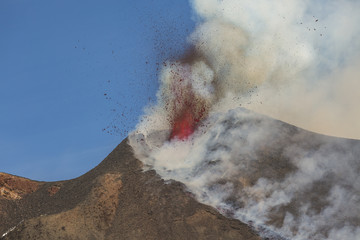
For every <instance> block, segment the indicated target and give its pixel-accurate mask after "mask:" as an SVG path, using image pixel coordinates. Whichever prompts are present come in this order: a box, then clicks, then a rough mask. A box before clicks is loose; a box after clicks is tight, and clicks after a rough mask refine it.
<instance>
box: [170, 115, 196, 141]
mask: <svg viewBox="0 0 360 240" xmlns="http://www.w3.org/2000/svg"><path fill="white" fill-rule="evenodd" d="M194 131H195V121H194V117H193V115H192V113H191V112H190V111H186V112H185V113H184V114H183V115H182V116H180V118H179V119H175V121H174V123H173V126H172V131H171V135H170V139H174V138H178V139H180V140H185V139H187V138H188V137H189V136H190V135H191V134H193V132H194Z"/></svg>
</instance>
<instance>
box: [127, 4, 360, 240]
mask: <svg viewBox="0 0 360 240" xmlns="http://www.w3.org/2000/svg"><path fill="white" fill-rule="evenodd" d="M191 3H192V5H193V7H194V10H195V12H196V13H197V15H198V21H199V24H198V27H197V28H196V30H195V31H194V32H193V33H192V34H191V35H190V36H189V39H188V41H189V43H190V45H191V46H192V48H191V51H189V52H188V53H187V54H185V56H184V57H183V58H180V59H178V60H171V61H170V60H169V61H167V62H166V63H165V64H164V67H163V69H162V72H161V76H160V82H161V85H160V89H159V92H158V94H157V98H158V103H157V105H155V106H151V107H149V108H147V109H146V114H145V116H144V117H143V119H142V121H141V123H140V124H139V125H138V126H137V129H136V131H134V132H133V133H132V134H131V135H130V138H129V139H130V144H131V145H132V147H133V148H134V150H135V154H136V156H137V157H138V158H139V159H140V160H142V161H143V162H144V163H145V164H146V165H147V166H148V167H150V168H153V169H155V170H156V171H157V173H159V174H160V175H161V176H162V177H163V178H165V179H175V180H178V181H181V182H183V183H185V184H186V186H187V187H188V188H189V189H190V190H191V191H192V192H193V193H194V194H195V195H196V197H197V198H198V199H199V200H200V201H201V202H205V203H207V204H210V205H212V206H214V207H217V208H218V209H219V210H221V211H223V212H224V214H231V215H232V216H233V217H236V218H239V219H241V220H243V221H246V222H248V223H251V224H254V226H257V227H259V226H261V229H263V230H264V229H267V230H266V231H265V230H264V231H263V234H264V235H266V234H270V233H272V232H276V233H278V234H280V235H282V236H283V237H287V238H291V239H340V238H341V239H358V238H360V228H359V225H360V219H359V216H360V209H359V207H358V206H360V196H359V192H360V178H359V177H358V176H357V172H358V171H359V170H360V163H359V157H358V156H359V155H360V152H359V149H360V148H359V143H358V141H350V140H340V139H335V138H330V137H323V136H319V135H314V134H310V133H307V132H305V131H299V130H297V129H296V128H293V127H289V126H288V125H286V124H283V123H281V122H277V121H274V120H271V119H270V118H268V117H265V116H263V115H256V114H254V113H251V112H249V111H247V110H244V109H243V108H239V107H246V108H248V109H251V110H255V111H258V112H260V113H264V114H266V115H268V116H271V117H275V118H277V119H280V120H283V121H286V122H289V123H291V124H295V125H298V126H301V127H304V128H306V129H309V130H312V131H316V132H322V133H326V134H329V135H338V136H347V137H353V138H359V137H360V125H359V124H358V122H359V118H360V116H359V111H358V106H357V103H358V102H360V95H359V94H358V93H357V92H356V91H355V92H354V90H353V89H359V87H360V82H359V81H357V75H358V69H359V67H360V65H359V64H360V60H359V59H360V55H359V54H358V53H359V52H360V51H359V50H360V41H359V36H360V34H359V33H360V30H359V28H358V26H357V23H358V22H360V21H359V20H360V14H359V13H360V3H358V2H355V1H350V0H348V1H341V2H340V1H336V2H335V1H320V2H319V1H317V2H312V1H287V2H280V1H278V2H271V3H270V2H269V1H250V0H244V1H215V0H211V1H205V0H194V1H192V2H191ZM343 25H346V28H344V26H343ZM345 29H346V30H345ZM345 199H346V201H345ZM340 236H341V237H340Z"/></svg>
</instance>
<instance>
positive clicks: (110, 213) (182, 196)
mask: <svg viewBox="0 0 360 240" xmlns="http://www.w3.org/2000/svg"><path fill="white" fill-rule="evenodd" d="M0 239H27V240H30V239H36V240H41V239H111V240H114V239H157V240H158V239H206V240H208V239H237V240H242V239H244V240H245V239H246V240H250V239H252V240H255V239H260V238H259V237H258V236H257V234H256V233H254V232H253V231H252V230H251V229H250V228H249V227H248V226H247V225H245V224H243V223H241V222H240V221H237V220H233V219H228V218H226V217H224V216H222V215H221V214H219V213H218V212H217V211H216V210H215V209H213V208H211V207H209V206H206V205H203V204H200V203H198V202H197V201H196V200H195V199H194V198H193V196H192V195H191V194H190V193H189V192H187V191H186V190H185V188H184V186H183V185H182V184H180V183H178V182H174V181H172V182H164V181H163V180H162V179H161V178H160V177H159V176H158V175H157V174H156V173H155V171H147V172H143V171H142V165H141V162H140V161H139V160H137V159H136V158H135V157H134V156H133V153H132V149H131V147H130V146H129V145H128V144H127V140H124V141H123V142H122V143H121V144H120V145H119V146H117V147H116V148H115V149H114V151H113V152H112V153H111V154H110V155H109V156H108V157H107V158H106V159H105V160H104V161H103V162H101V163H100V164H99V165H98V166H97V167H95V168H94V169H93V170H91V171H89V172H88V173H86V174H84V175H83V176H80V177H79V178H76V179H72V180H68V181H60V182H36V181H32V180H29V179H25V178H21V177H17V176H12V175H9V174H5V173H0Z"/></svg>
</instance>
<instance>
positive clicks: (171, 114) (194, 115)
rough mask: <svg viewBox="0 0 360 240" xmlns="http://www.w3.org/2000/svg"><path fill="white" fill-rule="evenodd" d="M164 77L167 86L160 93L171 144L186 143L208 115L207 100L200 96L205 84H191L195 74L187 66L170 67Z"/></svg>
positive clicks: (203, 82) (204, 82)
mask: <svg viewBox="0 0 360 240" xmlns="http://www.w3.org/2000/svg"><path fill="white" fill-rule="evenodd" d="M167 74H168V76H167V79H168V85H167V87H166V88H164V90H163V92H162V99H163V100H164V105H165V110H166V112H167V113H168V122H169V124H170V129H171V133H170V140H172V139H179V140H186V139H187V138H188V137H189V136H190V135H191V134H192V133H194V131H195V130H196V128H197V126H198V125H199V124H200V122H201V121H202V120H203V119H204V118H205V117H206V116H207V115H208V111H209V106H210V104H209V99H207V97H206V94H204V92H202V91H204V89H206V88H207V83H206V81H202V82H201V83H200V84H199V83H198V82H197V81H196V80H194V79H196V73H194V70H193V67H192V65H189V64H186V63H180V62H177V63H172V64H170V70H169V71H168V72H167ZM201 89H202V91H200V90H201ZM206 91H208V90H206Z"/></svg>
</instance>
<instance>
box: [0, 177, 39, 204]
mask: <svg viewBox="0 0 360 240" xmlns="http://www.w3.org/2000/svg"><path fill="white" fill-rule="evenodd" d="M39 185H40V183H39V182H36V181H32V180H30V179H26V178H22V177H17V176H14V175H10V174H6V173H1V172H0V199H1V198H5V199H9V200H16V199H21V198H22V197H23V196H24V195H26V194H29V193H32V192H35V191H36V190H37V189H38V188H39Z"/></svg>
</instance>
